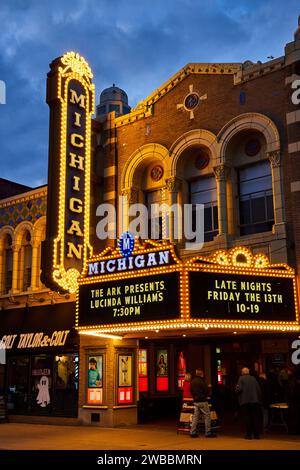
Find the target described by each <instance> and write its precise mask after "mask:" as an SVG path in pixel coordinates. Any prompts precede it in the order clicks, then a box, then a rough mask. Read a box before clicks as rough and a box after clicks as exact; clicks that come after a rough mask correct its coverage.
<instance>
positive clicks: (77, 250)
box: [67, 242, 82, 259]
mask: <svg viewBox="0 0 300 470" xmlns="http://www.w3.org/2000/svg"><path fill="white" fill-rule="evenodd" d="M73 255H75V257H76V258H77V259H81V258H82V245H77V247H76V246H75V245H74V243H71V242H68V253H67V258H74V256H73Z"/></svg>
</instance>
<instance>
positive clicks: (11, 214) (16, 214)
mask: <svg viewBox="0 0 300 470" xmlns="http://www.w3.org/2000/svg"><path fill="white" fill-rule="evenodd" d="M46 211H47V197H46V196H43V197H39V198H37V199H32V200H30V201H25V202H23V203H18V204H12V205H11V206H9V207H2V208H1V209H0V227H3V226H4V225H10V226H12V227H16V226H17V225H18V224H20V223H21V222H23V221H24V220H28V221H30V222H32V223H33V224H34V223H35V222H36V221H37V220H38V219H39V218H40V217H42V216H44V215H46Z"/></svg>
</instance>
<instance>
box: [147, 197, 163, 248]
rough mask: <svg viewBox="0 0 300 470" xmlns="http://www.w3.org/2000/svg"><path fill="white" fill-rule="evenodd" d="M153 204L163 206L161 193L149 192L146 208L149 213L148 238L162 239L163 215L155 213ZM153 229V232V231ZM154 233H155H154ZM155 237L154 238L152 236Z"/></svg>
mask: <svg viewBox="0 0 300 470" xmlns="http://www.w3.org/2000/svg"><path fill="white" fill-rule="evenodd" d="M153 204H158V205H159V206H160V205H161V191H160V189H158V190H156V191H149V192H147V193H146V207H147V211H148V238H154V239H158V240H161V239H162V214H161V213H157V214H156V213H155V212H156V211H154V207H153ZM151 227H152V230H151ZM152 232H153V233H152ZM152 235H153V236H152Z"/></svg>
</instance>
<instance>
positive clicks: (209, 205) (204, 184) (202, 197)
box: [190, 176, 219, 242]
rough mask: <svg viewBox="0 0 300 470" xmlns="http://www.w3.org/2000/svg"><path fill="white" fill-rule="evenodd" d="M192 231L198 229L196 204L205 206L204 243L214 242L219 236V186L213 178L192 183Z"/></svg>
mask: <svg viewBox="0 0 300 470" xmlns="http://www.w3.org/2000/svg"><path fill="white" fill-rule="evenodd" d="M190 204H192V211H193V212H192V230H193V231H195V229H196V208H195V206H196V204H203V205H204V241H205V242H208V241H212V240H213V238H214V237H215V236H216V235H217V234H218V232H219V230H218V206H217V186H216V180H215V178H214V177H213V176H209V177H208V178H199V179H197V180H194V181H191V182H190Z"/></svg>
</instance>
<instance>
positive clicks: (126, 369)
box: [118, 354, 133, 405]
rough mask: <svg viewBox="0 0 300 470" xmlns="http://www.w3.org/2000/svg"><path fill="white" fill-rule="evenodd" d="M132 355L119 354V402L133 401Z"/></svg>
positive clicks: (127, 402)
mask: <svg viewBox="0 0 300 470" xmlns="http://www.w3.org/2000/svg"><path fill="white" fill-rule="evenodd" d="M132 373H133V370H132V355H131V354H119V356H118V404H119V405H128V404H130V403H133V387H132Z"/></svg>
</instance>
